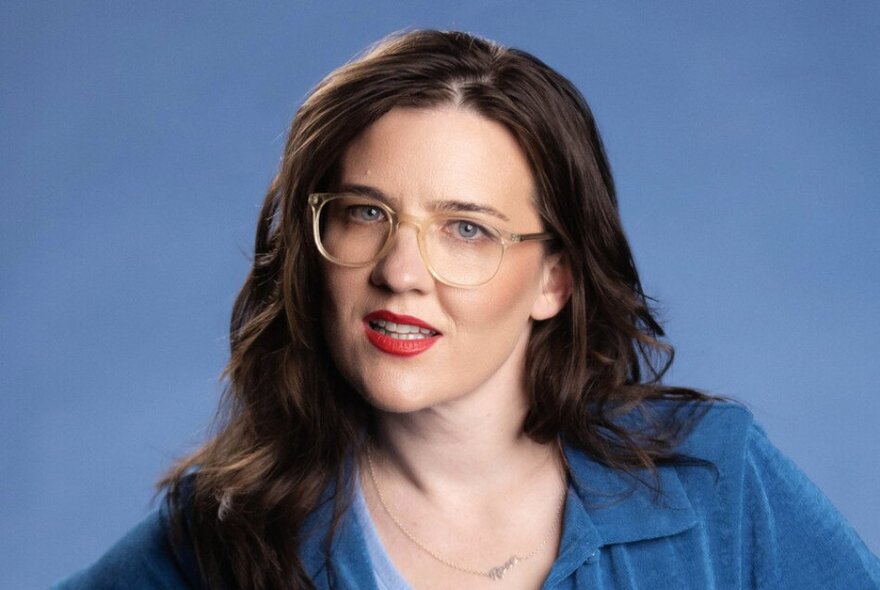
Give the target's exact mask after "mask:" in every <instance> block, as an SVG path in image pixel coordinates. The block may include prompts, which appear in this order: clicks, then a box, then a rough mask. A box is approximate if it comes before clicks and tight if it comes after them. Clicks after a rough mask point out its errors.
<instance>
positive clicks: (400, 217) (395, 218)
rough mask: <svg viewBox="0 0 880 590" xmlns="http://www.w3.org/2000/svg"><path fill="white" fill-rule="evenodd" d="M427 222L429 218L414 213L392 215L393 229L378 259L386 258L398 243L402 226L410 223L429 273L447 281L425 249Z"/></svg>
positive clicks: (420, 254)
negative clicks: (436, 268) (434, 265)
mask: <svg viewBox="0 0 880 590" xmlns="http://www.w3.org/2000/svg"><path fill="white" fill-rule="evenodd" d="M426 223H428V220H425V219H420V218H418V217H416V216H414V215H407V214H405V213H397V212H395V213H394V214H393V215H392V217H391V229H390V231H389V232H388V238H387V239H386V240H387V241H386V242H385V246H384V247H383V248H382V249H381V250H380V251H379V254H378V255H377V256H376V259H377V260H382V259H384V258H386V257H387V256H388V254H389V253H390V252H391V250H392V249H393V248H394V246H395V245H396V243H397V240H398V238H399V235H400V226H402V225H410V226H412V227H413V229H415V231H416V245H417V247H418V249H419V256H420V257H421V259H422V264H424V265H425V268H426V269H427V270H428V272H429V273H431V276H433V277H434V278H435V279H438V280H439V281H441V282H446V281H445V280H444V279H443V278H441V277H440V276H439V275H438V274H437V271H435V270H434V267H433V265H432V264H431V261H430V260H429V259H428V252H427V251H426V249H425V242H424V235H425V232H423V231H422V230H425V231H427V229H426V228H425V225H426Z"/></svg>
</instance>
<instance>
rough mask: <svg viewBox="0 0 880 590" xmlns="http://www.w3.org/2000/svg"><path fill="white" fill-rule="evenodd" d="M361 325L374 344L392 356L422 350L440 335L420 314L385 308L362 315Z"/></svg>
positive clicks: (409, 354)
mask: <svg viewBox="0 0 880 590" xmlns="http://www.w3.org/2000/svg"><path fill="white" fill-rule="evenodd" d="M364 329H365V331H366V336H367V339H368V340H369V341H370V343H371V344H372V345H373V346H375V347H376V348H378V349H379V350H381V351H382V352H385V353H388V354H392V355H395V356H414V355H417V354H420V353H422V352H425V351H426V350H428V349H429V348H431V347H432V346H433V345H434V344H435V343H436V342H437V340H439V339H440V337H441V334H440V332H439V331H437V330H436V329H435V328H434V327H433V326H431V325H430V324H427V323H425V322H423V321H422V320H420V319H419V318H416V317H413V316H408V315H398V314H396V313H392V312H390V311H388V310H385V309H382V310H379V311H373V312H370V313H368V314H367V315H366V316H364Z"/></svg>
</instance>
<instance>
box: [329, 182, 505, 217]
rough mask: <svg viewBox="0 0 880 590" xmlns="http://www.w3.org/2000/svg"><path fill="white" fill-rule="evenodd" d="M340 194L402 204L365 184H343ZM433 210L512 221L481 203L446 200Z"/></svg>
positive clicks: (436, 202)
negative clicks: (475, 214)
mask: <svg viewBox="0 0 880 590" xmlns="http://www.w3.org/2000/svg"><path fill="white" fill-rule="evenodd" d="M338 190H339V191H340V192H346V193H348V192H351V193H358V194H360V195H364V196H367V197H371V198H374V199H376V200H377V201H382V202H383V203H385V204H386V205H388V206H389V207H392V208H398V207H399V205H400V203H399V202H398V201H397V199H393V198H391V197H389V196H388V195H386V194H385V193H383V192H382V191H380V190H379V189H377V188H375V187H372V186H367V185H364V184H343V185H341V186H340V187H339V189H338ZM431 205H432V206H433V208H434V209H435V210H436V211H447V212H456V213H457V212H466V213H483V214H485V215H491V216H492V217H497V218H498V219H501V220H503V221H510V218H509V217H507V215H505V214H504V213H502V212H501V211H499V210H498V209H496V208H495V207H492V206H491V205H483V204H481V203H474V202H472V201H458V200H455V199H445V200H442V201H433V202H432V203H431Z"/></svg>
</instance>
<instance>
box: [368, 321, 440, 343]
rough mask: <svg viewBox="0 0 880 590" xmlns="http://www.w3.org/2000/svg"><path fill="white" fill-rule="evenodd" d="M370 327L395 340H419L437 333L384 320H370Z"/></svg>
mask: <svg viewBox="0 0 880 590" xmlns="http://www.w3.org/2000/svg"><path fill="white" fill-rule="evenodd" d="M370 327H372V328H373V329H374V330H376V331H377V332H379V333H380V334H384V335H386V336H390V337H392V338H397V339H398V340H421V339H423V338H426V337H428V336H434V335H435V334H437V332H434V331H433V330H429V329H428V328H420V327H419V326H414V325H412V324H396V323H394V322H389V321H386V320H371V321H370Z"/></svg>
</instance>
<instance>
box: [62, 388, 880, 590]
mask: <svg viewBox="0 0 880 590" xmlns="http://www.w3.org/2000/svg"><path fill="white" fill-rule="evenodd" d="M679 451H680V452H681V453H682V454H686V455H689V456H691V457H695V458H699V459H704V460H706V461H709V462H711V463H712V465H713V466H714V468H712V467H707V466H705V465H702V466H701V465H677V466H663V467H660V469H659V477H660V484H661V489H662V493H661V494H660V495H659V496H658V495H657V494H655V493H654V492H653V491H652V490H651V489H650V487H648V486H646V485H641V484H638V483H635V482H634V480H633V478H631V477H628V476H624V475H621V474H620V473H618V472H616V471H614V470H611V469H609V468H607V467H605V466H603V465H601V464H600V463H597V462H596V461H593V460H592V459H590V458H589V457H588V456H586V455H585V454H583V453H581V452H579V451H577V450H574V449H572V448H567V449H566V455H567V458H568V462H569V466H570V474H571V482H570V485H569V492H568V497H567V499H566V504H565V512H564V524H563V533H562V539H561V543H560V547H559V554H558V556H557V559H556V562H555V563H554V565H553V567H552V569H551V570H550V573H549V575H548V576H547V579H546V581H545V582H544V585H543V588H545V589H554V590H555V589H559V590H562V589H572V588H589V589H595V590H603V589H614V590H623V589H649V590H663V589H675V590H680V589H689V588H693V589H699V590H707V589H719V590H721V589H736V588H767V589H774V590H776V589H792V590H795V589H796V590H805V589H813V588H815V589H823V590H828V589H842V590H843V589H845V590H862V589H864V590H868V589H878V588H880V560H878V558H877V557H876V556H874V555H873V554H872V553H871V552H870V551H869V550H868V549H867V548H866V547H865V545H864V543H863V542H862V541H861V539H859V537H858V535H857V534H856V533H855V532H854V531H853V529H852V528H851V527H850V526H849V525H848V524H847V523H846V521H844V520H843V518H842V517H841V516H840V514H839V513H838V512H837V510H836V509H835V508H834V507H833V506H832V505H831V503H830V502H829V501H828V500H827V499H826V498H825V497H824V496H823V495H822V493H821V492H820V491H819V490H818V489H817V488H816V487H815V486H814V485H813V484H812V483H811V482H810V481H809V480H808V479H807V478H806V477H805V476H804V475H803V474H802V473H801V472H800V471H799V470H798V469H797V468H796V467H795V466H794V464H793V463H792V462H791V461H790V460H788V459H787V458H786V457H784V456H783V455H782V454H781V453H780V452H779V451H778V450H777V449H776V448H775V447H774V446H773V445H772V444H771V443H770V442H769V441H768V440H767V438H766V436H765V434H764V432H763V431H762V430H761V428H760V427H758V426H757V425H756V424H755V423H754V421H753V419H752V416H751V414H750V413H749V412H748V411H747V410H745V409H743V408H741V407H739V406H736V405H732V404H717V405H713V406H712V407H711V408H710V409H709V411H708V412H707V413H706V415H705V416H704V417H703V419H702V420H701V421H700V422H699V425H698V426H697V428H696V429H695V430H694V431H693V432H692V433H691V434H690V435H689V436H688V438H687V440H686V441H685V442H684V443H683V445H682V446H681V448H680V449H679ZM327 497H328V498H330V497H332V492H331V493H328V494H327ZM331 512H332V502H331V501H326V502H324V503H323V504H322V505H321V506H319V508H318V509H316V511H315V513H313V514H312V515H311V516H310V520H311V521H312V522H310V523H308V524H309V528H310V527H311V526H316V529H315V530H316V531H317V533H316V534H315V535H313V536H312V537H310V538H309V539H308V540H307V541H305V542H304V543H303V545H302V546H301V548H300V556H301V558H302V560H303V564H304V565H305V568H306V571H307V572H308V573H309V575H310V576H311V578H312V580H313V582H314V584H315V586H316V587H317V588H321V589H324V588H345V589H349V588H356V589H365V590H367V589H369V590H373V589H375V588H376V582H375V579H374V577H373V573H372V571H371V567H370V561H369V558H368V556H367V550H366V545H365V541H364V537H363V534H362V532H361V530H360V528H359V527H358V526H357V524H356V522H355V519H354V518H353V517H352V515H351V514H348V515H345V516H344V517H343V518H342V521H341V522H340V524H339V527H338V529H337V532H336V534H335V536H334V539H333V541H332V543H331V544H330V548H329V551H327V550H326V543H324V537H325V533H326V530H327V529H326V526H327V524H328V523H329V521H330V515H331ZM56 587H57V588H60V589H79V588H89V589H109V588H126V589H141V588H144V589H146V588H163V589H178V588H204V587H205V586H204V585H203V584H202V583H201V581H200V579H199V574H198V568H197V566H196V561H195V557H194V555H193V553H192V549H191V548H190V547H182V548H180V549H179V550H177V551H175V550H173V549H172V548H171V545H170V543H169V541H168V534H167V514H166V513H165V511H164V508H162V509H159V510H157V511H155V512H154V513H153V514H151V515H150V516H148V517H147V519H146V520H145V521H144V522H142V523H141V524H139V525H138V526H137V527H135V528H134V529H133V530H132V531H131V532H129V534H128V535H126V536H125V537H124V538H123V539H122V540H121V541H119V542H118V543H117V544H116V545H115V546H114V547H112V548H111V549H110V550H109V551H108V552H107V554H105V555H104V556H103V557H102V558H100V559H99V560H98V561H97V562H96V563H95V564H93V565H92V566H91V567H89V568H87V569H86V570H84V571H82V572H80V573H78V574H76V575H74V576H72V577H70V578H68V579H67V580H64V581H62V582H61V583H59V584H58V585H57V586H56Z"/></svg>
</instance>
